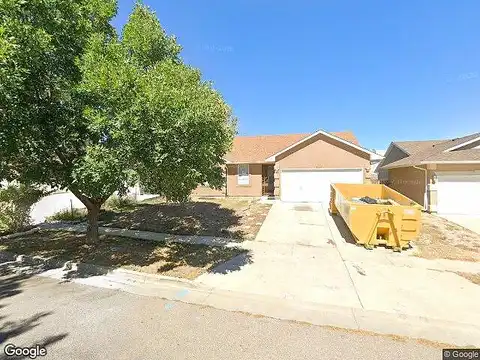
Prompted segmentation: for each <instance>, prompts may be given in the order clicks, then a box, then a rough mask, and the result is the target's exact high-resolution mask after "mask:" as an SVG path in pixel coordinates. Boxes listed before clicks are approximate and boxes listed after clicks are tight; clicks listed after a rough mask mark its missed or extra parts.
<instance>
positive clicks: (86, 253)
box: [0, 230, 249, 279]
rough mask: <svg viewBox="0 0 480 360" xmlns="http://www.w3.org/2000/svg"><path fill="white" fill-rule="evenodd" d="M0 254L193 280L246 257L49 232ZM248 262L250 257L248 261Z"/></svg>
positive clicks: (218, 249) (5, 243) (1, 246)
mask: <svg viewBox="0 0 480 360" xmlns="http://www.w3.org/2000/svg"><path fill="white" fill-rule="evenodd" d="M0 251H5V252H9V253H14V254H17V255H20V254H25V255H31V256H42V257H44V258H52V259H55V260H64V261H67V260H71V261H74V262H81V263H86V264H95V265H100V266H104V267H108V268H112V267H113V268H119V267H122V268H126V269H131V270H135V271H142V272H147V273H152V274H161V275H166V276H174V277H181V278H186V279H194V278H196V277H197V276H199V275H201V274H203V273H205V272H207V271H210V270H211V269H213V268H214V267H215V266H216V265H219V264H221V263H223V262H225V261H227V260H229V259H231V258H232V257H234V256H237V255H239V254H242V253H245V251H244V250H243V249H239V248H235V247H222V246H206V245H191V244H181V243H174V242H168V243H165V242H153V241H143V240H134V239H128V238H124V237H113V236H101V237H100V240H99V242H98V243H96V244H92V243H90V242H88V241H87V240H86V237H85V235H84V234H77V233H71V232H67V231H47V230H42V231H39V232H37V233H33V234H29V235H24V236H21V237H17V238H13V239H2V240H0ZM248 258H249V257H248V254H247V256H246V257H245V259H248Z"/></svg>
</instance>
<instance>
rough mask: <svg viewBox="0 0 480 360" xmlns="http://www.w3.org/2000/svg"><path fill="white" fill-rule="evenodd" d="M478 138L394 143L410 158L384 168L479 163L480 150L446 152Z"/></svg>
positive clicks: (470, 136) (479, 134)
mask: <svg viewBox="0 0 480 360" xmlns="http://www.w3.org/2000/svg"><path fill="white" fill-rule="evenodd" d="M478 137H480V133H474V134H470V135H467V136H463V137H460V138H454V139H450V140H429V141H403V142H394V144H395V145H397V146H398V147H400V148H401V149H403V150H405V151H407V152H408V153H409V155H410V156H407V157H405V158H403V159H401V160H398V161H394V162H392V163H390V164H388V165H385V166H382V167H384V168H385V169H389V168H394V167H407V166H415V165H421V164H422V163H428V162H436V161H459V162H462V161H477V160H480V150H478V149H466V150H455V151H449V152H445V151H446V150H448V149H450V148H452V147H455V146H457V145H461V144H463V143H465V142H468V141H471V140H474V139H476V138H478Z"/></svg>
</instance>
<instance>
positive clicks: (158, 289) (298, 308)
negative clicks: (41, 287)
mask: <svg viewBox="0 0 480 360" xmlns="http://www.w3.org/2000/svg"><path fill="white" fill-rule="evenodd" d="M40 275H41V276H46V277H51V278H56V279H59V280H60V279H62V277H63V271H62V270H61V269H54V270H49V271H46V272H44V273H42V274H40ZM72 281H74V282H76V283H80V284H84V285H90V286H96V287H103V288H109V289H117V290H122V291H127V292H130V293H134V294H137V295H143V296H156V297H161V298H164V299H167V300H172V302H171V303H168V304H167V305H166V306H168V307H169V309H171V308H173V307H175V302H176V301H181V302H185V303H189V304H196V305H201V306H211V307H214V308H217V309H223V310H228V311H239V312H246V313H251V314H257V315H261V316H266V317H272V318H278V319H284V320H290V321H298V322H305V323H310V324H313V325H322V326H332V327H340V328H347V329H352V330H358V331H362V332H364V333H365V332H367V333H368V332H374V333H379V334H389V335H391V334H395V335H400V336H406V337H410V338H422V339H427V340H431V341H436V342H440V343H445V344H452V345H457V346H467V345H470V346H472V345H474V346H480V326H479V325H478V324H477V325H475V324H469V323H461V322H452V321H444V320H435V319H429V318H425V317H421V316H411V315H405V314H392V313H388V312H382V311H373V310H366V309H361V308H354V307H342V306H334V305H325V304H318V303H309V302H303V301H293V300H289V299H279V298H276V297H269V296H264V295H255V294H247V293H241V292H233V291H224V290H220V289H215V288H212V287H208V286H203V285H201V284H199V283H197V282H194V281H188V280H180V279H171V278H167V277H160V276H155V275H149V274H139V273H136V272H132V271H128V270H121V269H117V270H113V271H111V272H109V273H108V274H106V275H101V276H92V277H87V278H74V279H72Z"/></svg>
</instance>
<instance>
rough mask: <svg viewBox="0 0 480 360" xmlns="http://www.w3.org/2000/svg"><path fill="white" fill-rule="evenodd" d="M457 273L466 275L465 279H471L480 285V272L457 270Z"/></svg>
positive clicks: (462, 275)
mask: <svg viewBox="0 0 480 360" xmlns="http://www.w3.org/2000/svg"><path fill="white" fill-rule="evenodd" d="M456 274H457V275H460V276H461V277H464V278H465V279H467V280H469V281H471V282H472V283H474V284H476V285H480V273H477V274H472V273H466V272H457V273H456Z"/></svg>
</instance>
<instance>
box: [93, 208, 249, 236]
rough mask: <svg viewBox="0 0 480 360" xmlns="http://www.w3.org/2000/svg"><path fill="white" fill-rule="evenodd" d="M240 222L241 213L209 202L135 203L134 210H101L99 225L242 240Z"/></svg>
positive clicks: (243, 234)
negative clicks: (136, 204)
mask: <svg viewBox="0 0 480 360" xmlns="http://www.w3.org/2000/svg"><path fill="white" fill-rule="evenodd" d="M239 210H240V209H239ZM242 220H243V219H242V215H241V210H240V211H236V210H234V209H231V208H228V207H223V206H221V204H219V203H216V202H210V201H190V202H185V203H160V204H149V203H139V204H138V206H137V207H136V208H135V210H126V211H121V212H116V211H111V210H104V211H102V213H101V214H100V221H101V223H102V225H103V226H110V227H117V228H125V229H134V230H144V231H153V232H160V233H169V234H177V235H206V236H218V237H226V238H231V239H236V240H242V239H244V238H245V237H246V235H247V234H246V232H245V229H244V228H243V227H242V224H243V221H242Z"/></svg>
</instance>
